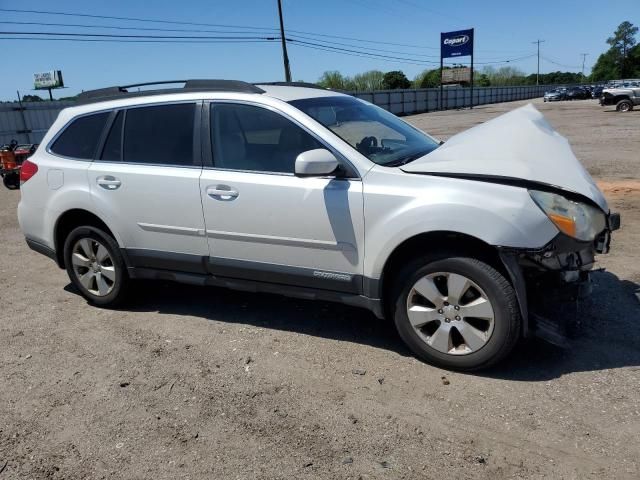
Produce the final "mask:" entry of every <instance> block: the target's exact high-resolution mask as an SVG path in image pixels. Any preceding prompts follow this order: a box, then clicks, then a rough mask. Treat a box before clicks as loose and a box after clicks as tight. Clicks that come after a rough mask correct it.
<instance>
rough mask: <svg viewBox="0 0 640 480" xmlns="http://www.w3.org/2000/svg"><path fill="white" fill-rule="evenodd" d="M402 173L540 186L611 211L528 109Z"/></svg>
mask: <svg viewBox="0 0 640 480" xmlns="http://www.w3.org/2000/svg"><path fill="white" fill-rule="evenodd" d="M401 168H402V170H404V171H405V172H409V173H433V174H441V175H444V174H453V175H482V176H487V177H505V178H510V179H513V178H516V179H521V180H528V181H533V182H540V183H544V184H547V185H550V186H554V187H557V188H560V189H563V190H568V191H571V192H574V193H579V194H581V195H584V196H585V197H588V198H590V199H591V200H593V201H594V202H595V203H596V204H598V205H599V206H600V207H601V208H602V209H603V210H604V211H605V212H608V211H609V207H608V206H607V201H606V200H605V198H604V195H603V194H602V192H601V191H600V189H599V188H598V187H597V185H596V184H595V182H594V181H593V178H591V175H589V173H588V172H587V171H586V170H585V168H584V167H583V166H582V164H581V163H580V161H579V160H578V159H577V158H576V156H575V155H574V154H573V151H572V150H571V146H570V145H569V142H568V141H567V139H566V138H565V137H563V136H562V135H560V134H559V133H558V132H556V131H555V130H554V129H553V127H552V126H551V125H550V124H549V122H547V121H546V119H545V118H544V116H543V115H542V114H541V113H540V112H539V111H538V110H537V109H536V108H535V107H534V106H533V105H531V104H529V105H527V106H524V107H521V108H518V109H516V110H513V111H511V112H509V113H505V114H504V115H501V116H499V117H497V118H494V119H493V120H489V121H488V122H485V123H483V124H481V125H478V126H476V127H473V128H470V129H469V130H466V131H464V132H462V133H459V134H457V135H454V136H453V137H451V138H450V139H449V140H448V141H447V142H446V143H445V144H443V145H441V146H440V147H439V148H437V149H436V150H434V151H433V152H431V153H429V154H428V155H425V156H424V157H422V158H419V159H417V160H415V161H413V162H411V163H409V164H407V165H404V166H402V167H401Z"/></svg>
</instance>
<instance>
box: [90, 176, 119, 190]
mask: <svg viewBox="0 0 640 480" xmlns="http://www.w3.org/2000/svg"><path fill="white" fill-rule="evenodd" d="M96 182H97V184H98V185H100V186H101V187H102V188H104V189H105V190H116V189H118V188H120V185H122V182H121V181H120V180H118V179H117V178H116V177H114V176H112V175H105V176H103V177H98V178H97V179H96Z"/></svg>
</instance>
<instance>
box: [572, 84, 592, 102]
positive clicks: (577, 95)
mask: <svg viewBox="0 0 640 480" xmlns="http://www.w3.org/2000/svg"><path fill="white" fill-rule="evenodd" d="M587 98H591V94H590V93H587V90H586V89H585V88H583V87H571V88H569V89H567V100H585V99H587Z"/></svg>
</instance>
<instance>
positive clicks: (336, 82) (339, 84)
mask: <svg viewBox="0 0 640 480" xmlns="http://www.w3.org/2000/svg"><path fill="white" fill-rule="evenodd" d="M347 82H348V78H345V77H344V76H343V75H342V74H341V73H340V72H338V71H337V70H331V71H326V72H324V73H323V74H322V76H321V77H320V79H319V80H318V85H320V86H321V87H324V88H332V89H334V90H347V88H346V86H347Z"/></svg>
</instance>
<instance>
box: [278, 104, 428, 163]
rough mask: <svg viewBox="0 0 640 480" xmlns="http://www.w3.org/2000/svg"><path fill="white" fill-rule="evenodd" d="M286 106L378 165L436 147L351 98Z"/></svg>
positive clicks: (402, 160)
mask: <svg viewBox="0 0 640 480" xmlns="http://www.w3.org/2000/svg"><path fill="white" fill-rule="evenodd" d="M289 103H290V104H291V105H293V106H294V107H296V108H298V109H299V110H302V111H303V112H304V113H306V114H307V115H309V116H310V117H312V118H313V119H315V120H316V121H318V122H320V123H321V124H322V125H324V126H325V127H327V128H328V129H330V130H331V131H332V132H333V133H335V134H336V135H337V136H338V137H340V138H342V139H343V140H344V141H346V142H347V143H349V144H350V145H351V146H352V147H353V148H355V149H356V150H358V152H360V153H361V154H363V155H364V156H365V157H367V158H368V159H369V160H371V161H372V162H375V163H377V164H379V165H385V166H398V165H403V164H405V163H408V162H410V161H412V160H415V159H416V158H420V157H422V156H423V155H426V154H427V153H430V152H432V151H433V150H435V149H436V148H438V146H439V143H438V142H437V141H436V140H434V139H433V138H431V137H429V136H428V135H426V134H424V133H422V132H421V131H420V130H418V129H416V128H414V127H412V126H410V125H409V124H407V123H405V122H403V121H402V120H400V119H399V118H398V117H396V116H395V115H393V114H391V113H389V112H387V111H386V110H383V109H381V108H379V107H376V106H374V105H371V104H370V103H367V102H364V101H362V100H359V99H357V98H354V97H317V98H307V99H303V100H293V101H291V102H289Z"/></svg>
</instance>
